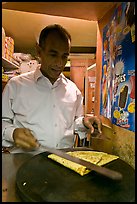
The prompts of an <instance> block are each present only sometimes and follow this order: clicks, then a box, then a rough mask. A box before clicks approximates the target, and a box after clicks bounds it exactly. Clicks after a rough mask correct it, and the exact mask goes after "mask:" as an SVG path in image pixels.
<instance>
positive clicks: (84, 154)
mask: <svg viewBox="0 0 137 204" xmlns="http://www.w3.org/2000/svg"><path fill="white" fill-rule="evenodd" d="M67 154H69V155H71V156H74V157H78V158H80V159H83V160H86V161H88V162H91V163H93V164H97V165H99V166H102V165H104V164H107V163H109V162H111V161H113V160H116V159H118V158H119V157H118V156H115V155H111V154H107V153H105V152H97V151H74V152H67ZM48 158H50V159H52V160H54V161H56V162H58V163H60V164H62V165H63V166H65V167H67V168H69V169H71V170H73V171H75V172H77V173H78V174H80V175H81V176H84V175H85V174H88V173H89V172H91V170H89V169H87V168H86V167H85V166H83V165H80V164H77V163H74V162H72V161H69V160H67V159H64V158H62V157H59V156H57V155H55V154H49V155H48Z"/></svg>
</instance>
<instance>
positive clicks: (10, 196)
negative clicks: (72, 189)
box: [2, 152, 135, 202]
mask: <svg viewBox="0 0 137 204" xmlns="http://www.w3.org/2000/svg"><path fill="white" fill-rule="evenodd" d="M37 154H39V152H27V153H2V202H22V200H21V199H20V197H19V196H18V194H17V192H16V175H17V172H18V169H19V168H20V167H21V166H22V164H23V163H24V162H26V167H27V168H28V169H29V164H30V165H31V166H32V169H34V166H35V167H36V169H37V168H39V171H41V169H42V168H41V167H42V166H41V165H46V167H47V163H46V159H44V161H43V162H42V163H41V159H42V156H43V155H42V154H39V155H38V156H36V157H34V158H33V159H31V158H32V157H33V156H35V155H37ZM45 158H46V157H45ZM29 159H31V160H30V162H27V161H28V160H29ZM36 163H37V164H38V165H37V166H36V165H34V164H36ZM117 163H118V165H116V166H115V167H117V168H118V171H121V173H122V172H123V176H124V180H123V181H122V183H121V184H119V185H118V186H117V187H119V188H120V189H121V193H122V195H121V196H122V198H120V199H122V200H125V199H126V196H125V195H127V199H130V202H134V199H135V198H134V191H135V184H134V180H135V171H134V170H133V169H132V168H131V167H130V166H129V165H128V164H126V163H125V162H123V161H122V160H120V162H117ZM50 165H51V164H50ZM52 165H53V164H52ZM54 165H55V167H54V169H55V168H59V165H56V164H54ZM61 169H62V168H61ZM51 170H53V169H51ZM58 170H59V169H58ZM58 170H57V172H56V173H58V172H59V171H58ZM62 170H63V169H62ZM63 171H64V170H63ZM29 172H30V171H29ZM31 173H33V171H32V172H31ZM36 173H37V170H36ZM39 173H40V176H41V175H42V174H41V172H39ZM51 173H52V172H51ZM64 173H65V175H66V173H69V171H67V172H65V171H64ZM71 175H72V174H71ZM50 177H51V176H50ZM72 177H74V175H73V176H72ZM91 177H92V176H91ZM65 178H66V177H65ZM68 178H69V179H70V174H69V176H68ZM86 178H87V177H86ZM57 179H58V178H57ZM53 180H54V179H53ZM72 180H73V178H72ZM74 180H75V179H74ZM95 180H96V179H95ZM90 181H91V183H92V182H93V183H94V179H93V178H92V179H91V178H90ZM104 181H105V180H104ZM98 183H100V179H98ZM67 184H68V181H67ZM94 185H97V180H96V182H95V183H94ZM104 185H105V183H103V186H104ZM99 186H100V184H99ZM103 186H102V189H104V187H105V186H104V187H103ZM120 186H121V187H120ZM96 188H97V189H98V186H96ZM99 189H101V186H100V187H99ZM116 189H117V188H116ZM116 189H115V190H116ZM129 189H130V190H129ZM68 190H69V189H68ZM106 190H107V186H106ZM129 191H130V192H129ZM127 192H128V193H127ZM115 193H116V192H114V194H115ZM129 194H132V196H128V195H129ZM88 195H89V194H88ZM121 196H120V197H121ZM123 196H125V198H123ZM129 197H130V198H129Z"/></svg>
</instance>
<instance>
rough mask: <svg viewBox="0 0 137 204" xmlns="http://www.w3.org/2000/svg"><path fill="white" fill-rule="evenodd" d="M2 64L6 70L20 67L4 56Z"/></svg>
mask: <svg viewBox="0 0 137 204" xmlns="http://www.w3.org/2000/svg"><path fill="white" fill-rule="evenodd" d="M2 66H3V68H4V69H6V71H10V70H15V69H19V66H17V65H16V64H14V63H12V62H10V61H9V60H7V59H6V58H4V57H2Z"/></svg>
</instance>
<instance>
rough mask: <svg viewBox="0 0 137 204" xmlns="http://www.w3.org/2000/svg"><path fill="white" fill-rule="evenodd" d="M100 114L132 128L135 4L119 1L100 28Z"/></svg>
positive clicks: (133, 116)
mask: <svg viewBox="0 0 137 204" xmlns="http://www.w3.org/2000/svg"><path fill="white" fill-rule="evenodd" d="M102 56H103V57H102V79H101V106H100V114H101V115H103V116H104V117H107V118H109V119H110V120H111V122H112V123H113V124H115V125H118V126H120V127H122V128H126V129H128V130H131V131H135V4H134V2H122V3H121V4H120V5H119V6H118V7H117V8H116V10H115V12H114V15H113V16H112V19H111V20H110V22H109V23H108V24H107V25H106V26H105V28H104V29H103V55H102Z"/></svg>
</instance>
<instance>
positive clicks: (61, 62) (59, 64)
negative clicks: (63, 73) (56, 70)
mask: <svg viewBox="0 0 137 204" xmlns="http://www.w3.org/2000/svg"><path fill="white" fill-rule="evenodd" d="M56 65H57V66H58V67H62V66H63V65H64V61H63V59H62V57H58V58H57V60H56Z"/></svg>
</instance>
